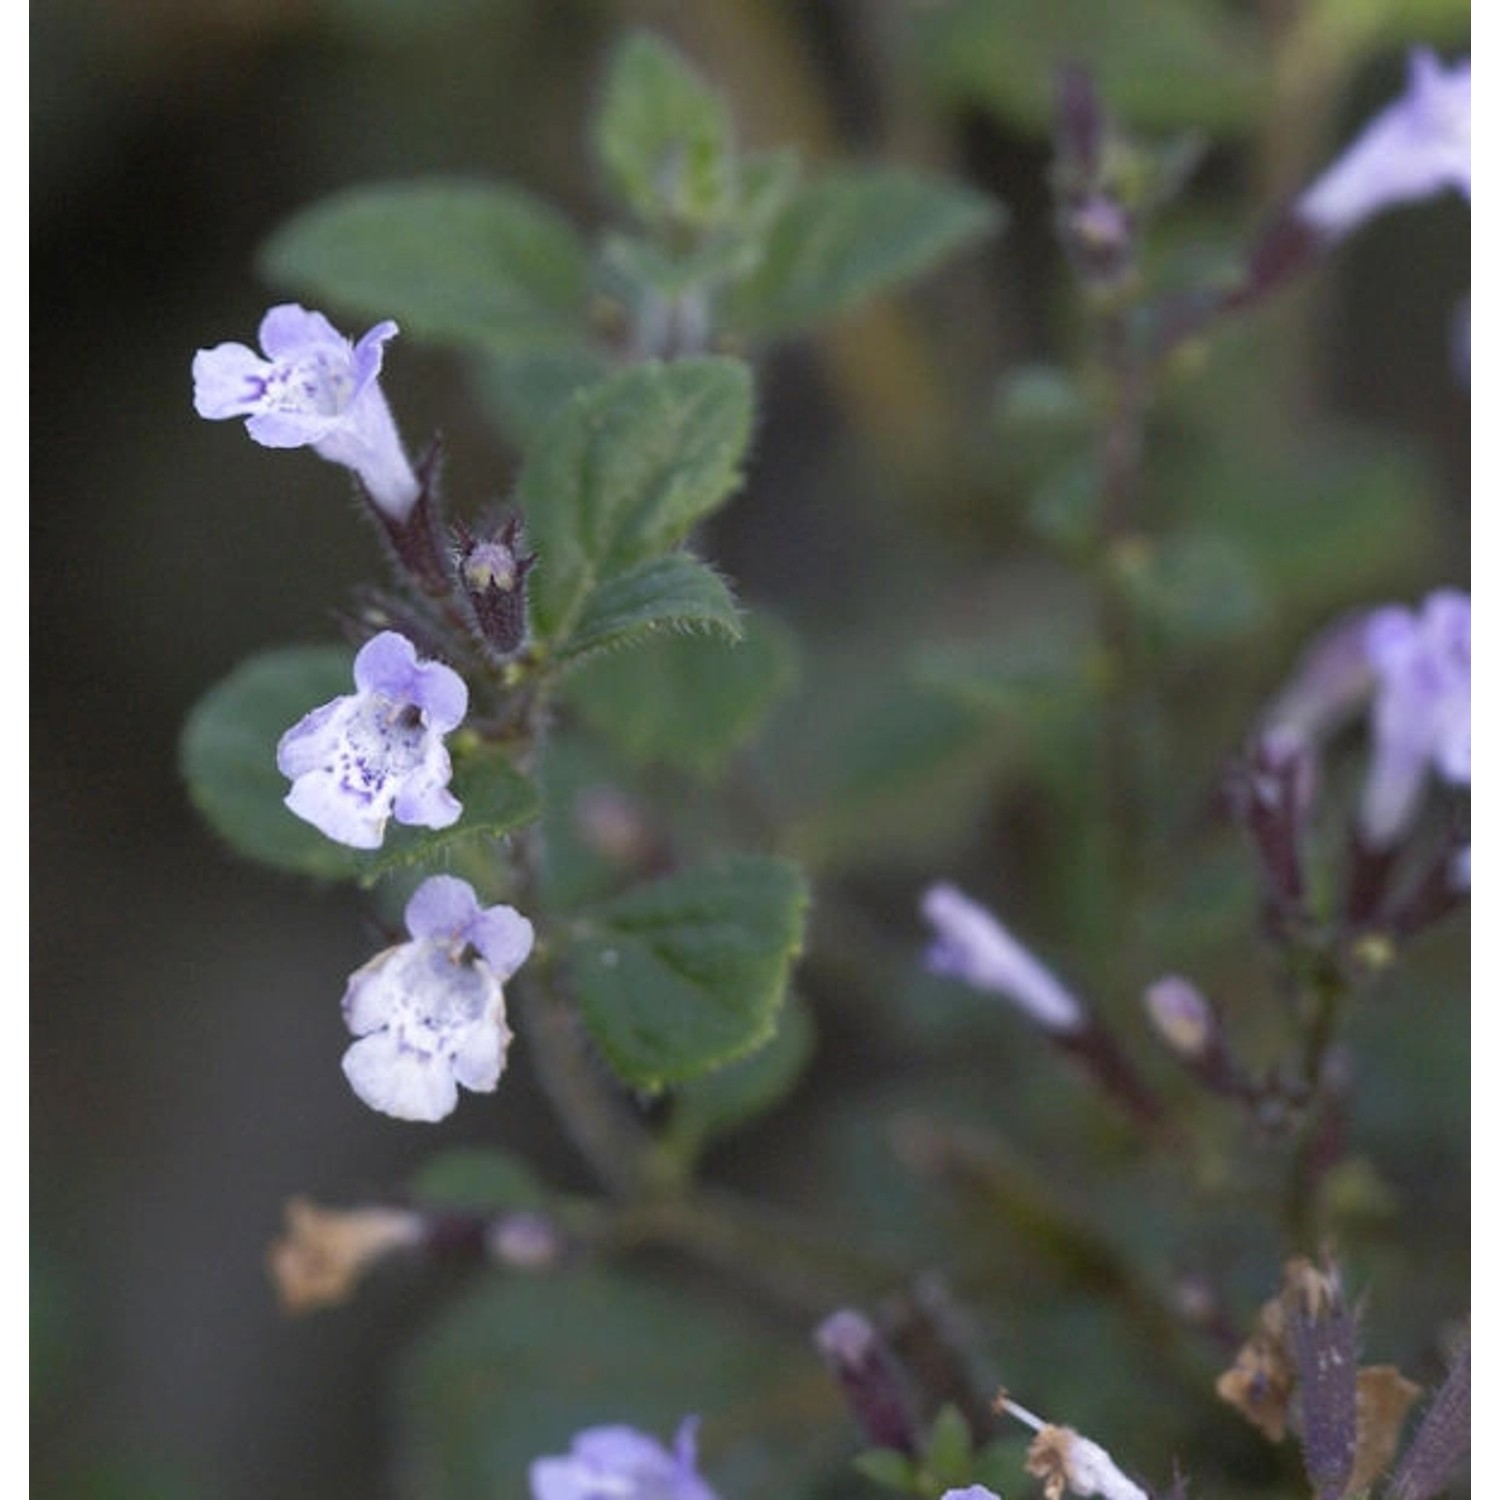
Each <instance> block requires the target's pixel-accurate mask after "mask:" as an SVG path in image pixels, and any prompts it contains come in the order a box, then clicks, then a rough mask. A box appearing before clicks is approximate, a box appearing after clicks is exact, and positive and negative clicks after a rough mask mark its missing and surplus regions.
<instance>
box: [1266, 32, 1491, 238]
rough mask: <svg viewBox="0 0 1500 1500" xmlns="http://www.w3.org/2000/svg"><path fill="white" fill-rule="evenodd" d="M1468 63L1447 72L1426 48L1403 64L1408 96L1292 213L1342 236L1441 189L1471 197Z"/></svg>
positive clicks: (1366, 131)
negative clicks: (1449, 189) (1369, 220)
mask: <svg viewBox="0 0 1500 1500" xmlns="http://www.w3.org/2000/svg"><path fill="white" fill-rule="evenodd" d="M1469 99H1470V83H1469V60H1468V59H1467V58H1464V59H1463V60H1462V61H1461V62H1456V63H1454V64H1453V66H1452V67H1451V68H1447V69H1445V68H1444V67H1443V65H1442V63H1441V62H1440V61H1439V60H1438V58H1437V57H1436V56H1435V55H1434V54H1433V53H1432V52H1429V51H1427V50H1426V49H1425V48H1423V49H1418V50H1416V51H1414V52H1413V53H1412V54H1411V56H1410V58H1409V59H1408V62H1407V77H1406V92H1405V93H1404V94H1402V95H1401V97H1400V98H1399V99H1396V100H1395V101H1393V102H1392V103H1391V104H1388V105H1387V106H1386V107H1385V108H1384V109H1383V110H1381V111H1380V113H1379V114H1378V115H1376V116H1375V118H1374V119H1373V120H1371V121H1370V123H1369V124H1368V125H1366V126H1365V128H1364V129H1363V130H1362V131H1361V132H1360V134H1359V135H1358V136H1357V137H1356V138H1355V139H1354V141H1353V143H1352V144H1351V145H1350V146H1349V147H1348V149H1347V150H1345V151H1344V153H1343V154H1342V155H1341V156H1339V158H1338V159H1337V160H1336V161H1335V162H1334V163H1333V165H1332V166H1330V167H1329V168H1328V170H1327V171H1326V172H1324V173H1323V174H1322V176H1320V177H1319V178H1318V179H1317V180H1316V181H1315V182H1314V183H1313V184H1312V186H1311V187H1309V188H1308V189H1307V190H1306V191H1305V192H1304V193H1303V194H1302V196H1301V197H1300V198H1299V199H1298V200H1297V204H1296V207H1295V210H1294V212H1295V214H1296V216H1297V218H1299V219H1300V220H1301V221H1302V222H1303V223H1304V224H1306V225H1308V226H1309V227H1310V228H1312V229H1313V230H1314V231H1316V232H1317V233H1319V234H1322V235H1324V236H1327V237H1328V238H1335V239H1336V238H1340V237H1342V236H1343V235H1346V234H1348V233H1349V232H1350V231H1351V230H1353V229H1356V228H1358V226H1359V225H1361V224H1363V223H1364V222H1365V220H1367V219H1369V218H1372V217H1373V216H1374V215H1375V214H1378V213H1380V212H1382V211H1383V210H1384V209H1387V208H1393V207H1395V206H1396V205H1398V204H1402V203H1415V202H1418V201H1419V200H1421V199H1424V198H1431V197H1433V196H1435V195H1436V194H1437V193H1440V192H1442V191H1443V189H1445V188H1455V189H1457V190H1458V191H1459V192H1461V193H1463V194H1464V196H1465V197H1468V196H1469V191H1470V176H1471V169H1470V150H1469V139H1470V125H1469Z"/></svg>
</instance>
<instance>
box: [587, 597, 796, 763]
mask: <svg viewBox="0 0 1500 1500" xmlns="http://www.w3.org/2000/svg"><path fill="white" fill-rule="evenodd" d="M795 674H796V646H795V641H794V640H793V637H792V635H791V632H790V631H789V630H787V629H785V627H783V626H780V625H778V624H776V622H775V621H773V620H768V619H767V618H765V617H764V616H763V615H761V614H759V613H757V614H755V615H752V616H751V617H750V618H749V620H748V621H747V622H746V628H745V634H744V637H743V639H741V640H740V641H738V642H733V641H728V640H726V639H724V638H723V637H722V636H719V635H678V634H673V635H662V636H660V637H658V638H657V639H655V640H652V641H650V642H648V643H646V644H645V645H644V646H643V647H641V648H640V649H639V650H636V651H632V652H630V653H629V654H628V655H613V656H610V657H607V658H603V659H600V660H598V661H594V662H590V663H587V664H586V665H585V666H583V667H582V668H581V669H580V670H579V671H577V672H574V673H573V674H571V675H570V676H569V677H568V679H567V683H566V692H567V697H568V701H569V702H570V703H571V704H572V705H573V707H574V708H575V709H576V710H577V711H578V713H579V715H580V717H581V718H582V719H583V721H584V722H585V723H586V724H587V725H589V727H590V728H591V729H593V730H594V731H595V732H596V733H598V734H601V735H603V736H604V737H605V738H606V739H608V740H609V741H610V742H611V743H612V744H614V745H617V746H618V747H619V748H620V749H621V750H623V751H624V752H625V754H626V755H628V756H629V757H630V758H631V759H632V760H633V761H636V762H640V763H646V764H660V765H667V766H671V767H673V768H674V769H676V770H681V771H688V772H691V773H693V774H695V775H698V776H702V777H705V778H712V777H715V776H717V775H718V774H719V773H720V772H721V771H722V770H723V768H724V766H725V764H726V762H727V761H728V760H729V757H730V756H731V755H732V754H733V753H734V751H735V750H736V749H738V748H739V746H740V745H742V744H743V743H744V742H745V741H746V740H747V739H749V737H750V736H751V735H752V734H754V732H755V731H756V729H758V728H759V727H760V724H761V722H762V721H763V720H764V718H765V716H766V714H767V713H768V712H769V711H770V709H771V706H772V704H773V703H774V702H775V701H776V700H777V699H778V698H779V697H781V695H782V694H783V693H784V692H786V691H787V690H788V689H789V688H790V687H791V685H792V682H793V679H794V677H795Z"/></svg>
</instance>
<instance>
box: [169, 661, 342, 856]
mask: <svg viewBox="0 0 1500 1500" xmlns="http://www.w3.org/2000/svg"><path fill="white" fill-rule="evenodd" d="M353 659H354V657H353V652H352V651H350V650H349V648H348V647H346V646H303V647H292V648H290V649H287V650H281V651H268V652H265V653H263V654H261V655H258V656H253V657H251V658H250V659H249V660H248V661H245V662H243V663H241V664H240V666H238V667H237V668H236V669H235V670H234V671H233V672H231V673H230V675H229V676H228V677H226V678H225V679H224V680H223V681H222V682H221V683H219V684H218V685H217V686H216V687H214V688H211V689H210V690H209V692H208V693H207V694H205V695H204V697H203V698H202V699H201V700H200V701H199V702H198V704H197V706H196V707H195V708H194V709H193V711H192V713H191V714H190V715H189V716H188V720H187V723H186V725H185V726H184V727H183V733H182V771H183V775H184V776H185V777H186V778H187V784H188V793H189V795H190V796H191V797H192V799H193V803H194V805H195V806H196V807H197V809H198V811H199V812H200V813H202V814H203V816H204V818H205V819H207V821H208V824H209V826H210V827H211V828H212V829H213V830H214V832H215V833H217V834H219V835H220V836H221V837H222V838H224V839H225V840H227V841H228V843H229V844H230V845H231V846H232V847H233V848H234V849H235V851H236V852H237V853H239V854H243V855H245V856H247V857H248V858H250V859H256V860H259V861H260V862H261V863H262V864H268V865H274V866H276V867H277V868H279V869H282V870H291V871H295V872H296V873H298V874H301V875H313V876H316V877H318V878H319V879H322V880H348V879H353V878H354V877H355V876H357V875H358V874H359V873H360V872H361V870H363V868H364V863H365V861H364V859H363V858H362V857H361V855H360V854H359V852H358V851H356V850H354V849H347V848H345V847H344V846H343V845H342V844H336V843H334V842H333V840H332V839H330V838H327V837H326V836H325V835H323V834H321V833H319V832H318V830H317V829H316V828H314V827H313V826H312V825H311V824H310V823H304V822H303V821H302V819H301V818H298V817H296V816H294V815H293V814H292V813H290V812H289V811H288V810H287V809H286V807H285V806H284V804H283V801H282V799H283V798H284V797H285V796H286V794H287V788H288V783H287V779H286V777H285V776H283V775H282V774H281V772H280V771H278V770H277V769H276V745H277V742H278V741H279V740H280V739H281V736H282V735H283V734H285V733H286V731H287V730H288V729H290V728H291V727H292V725H293V724H295V723H296V722H297V721H298V720H299V719H301V718H302V716H303V715H304V714H306V713H308V712H309V711H310V710H312V709H314V708H316V707H318V705H319V704H322V703H327V702H328V701H329V700H330V699H332V698H337V697H338V696H339V695H340V694H342V693H348V692H350V691H351V690H352V684H353V676H352V672H353V667H352V662H353Z"/></svg>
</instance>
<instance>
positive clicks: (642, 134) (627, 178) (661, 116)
mask: <svg viewBox="0 0 1500 1500" xmlns="http://www.w3.org/2000/svg"><path fill="white" fill-rule="evenodd" d="M594 150H595V153H596V155H597V156H598V159H599V163H600V165H601V166H602V167H603V169H604V175H605V178H606V179H607V180H608V182H609V184H610V186H611V187H612V188H613V189H614V191H615V192H616V193H617V194H618V195H619V197H620V199H621V200H622V201H623V202H624V203H625V205H626V206H627V207H628V208H629V209H630V210H631V212H632V213H634V214H635V216H636V217H637V218H638V219H639V220H640V221H641V222H642V223H643V224H645V225H648V226H650V227H651V228H653V229H657V230H672V229H679V228H686V229H691V230H704V229H708V228H711V227H712V226H713V225H714V224H716V223H718V222H719V221H720V220H721V219H723V217H724V216H725V214H726V213H727V212H728V211H729V209H730V208H731V207H732V205H733V203H734V198H735V161H734V145H733V139H732V128H731V124H730V119H729V113H728V111H727V110H726V109H725V107H724V102H723V100H722V99H721V98H720V97H719V96H718V94H716V93H715V92H714V91H713V90H712V89H711V88H709V87H708V85H707V84H706V83H704V82H703V80H702V79H701V78H699V77H698V75H697V74H696V73H694V72H693V70H692V69H691V68H690V67H689V66H688V64H687V62H686V60H685V59H684V58H683V57H682V56H681V55H680V54H679V53H678V52H676V51H675V50H674V49H673V48H671V47H669V46H668V45H667V44H666V43H665V42H663V41H661V40H660V39H659V38H657V37H654V36H648V35H646V34H644V33H637V34H635V35H633V36H629V37H627V38H626V39H625V40H624V41H623V42H621V44H620V45H619V47H618V48H617V49H616V51H615V54H614V57H613V59H612V60H611V63H610V66H609V71H608V75H607V77H606V79H605V84H604V101H603V104H602V106H601V108H600V110H599V114H598V116H597V118H596V120H595V123H594Z"/></svg>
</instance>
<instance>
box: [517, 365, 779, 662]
mask: <svg viewBox="0 0 1500 1500" xmlns="http://www.w3.org/2000/svg"><path fill="white" fill-rule="evenodd" d="M751 395H752V392H751V382H750V372H749V370H748V369H746V367H745V366H744V365H743V364H741V363H739V361H737V360H733V359H693V360H680V361H678V362H677V363H675V364H672V365H661V364H646V365H638V366H635V367H634V368H632V369H629V370H626V371H624V372H622V373H621V374H619V375H615V376H613V377H611V378H610V379H609V380H606V381H603V382H602V383H601V384H599V385H595V386H590V387H589V388H587V389H586V390H583V391H580V392H579V393H578V394H577V395H575V396H574V397H573V399H572V400H571V401H570V402H569V403H568V404H567V406H566V407H564V408H563V410H562V411H561V412H559V413H558V415H557V416H556V417H555V418H554V419H553V420H552V421H551V422H550V423H548V425H547V428H546V430H545V431H544V432H543V434H542V436H541V438H540V439H539V440H538V442H537V444H536V446H535V448H534V449H533V450H532V452H531V454H530V456H529V458H528V460H527V463H526V466H525V468H524V469H523V471H522V473H521V477H520V480H519V483H518V485H517V502H518V504H519V505H520V506H521V509H522V510H523V512H524V513H525V516H526V523H527V537H528V540H529V541H530V543H531V544H532V546H533V547H534V548H535V550H536V552H537V554H538V555H539V556H540V558H541V564H540V566H539V567H538V568H537V570H536V573H535V575H534V576H533V586H532V591H531V603H532V622H533V624H534V626H535V628H536V630H537V632H538V634H539V635H540V636H541V637H542V638H543V639H548V640H551V641H554V642H559V641H561V640H563V639H565V638H566V636H567V635H568V633H569V632H570V630H571V628H572V626H573V624H574V622H575V620H576V619H577V616H578V613H579V611H580V609H581V608H582V606H583V603H584V601H585V599H586V598H587V596H588V595H589V593H590V592H592V590H593V589H594V588H595V587H596V586H597V585H598V584H599V583H601V582H603V581H604V580H606V579H608V578H610V577H611V576H613V575H614V574H616V573H620V572H623V571H624V570H625V569H626V568H629V567H631V566H632V565H634V564H635V563H639V562H644V561H647V560H648V559H650V558H653V557H657V556H660V555H661V554H662V553H663V552H666V551H667V550H668V549H670V548H671V547H673V546H675V545H676V544H677V543H678V542H679V541H681V540H682V538H683V537H684V536H685V535H686V534H687V532H688V530H689V529H690V528H691V527H692V526H693V525H694V524H695V523H696V522H698V521H700V520H702V519H703V517H705V516H706V515H708V514H709V513H710V512H711V511H713V510H715V509H716V508H717V507H718V506H719V505H721V504H722V503H723V502H724V500H725V499H727V498H728V496H729V494H730V493H731V491H732V490H733V489H734V488H735V486H736V485H737V484H738V483H739V466H740V463H741V461H742V459H743V458H744V453H745V447H746V444H747V443H748V442H749V438H750V416H751Z"/></svg>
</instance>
